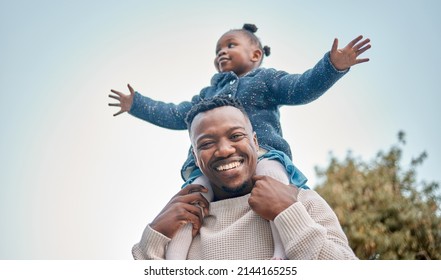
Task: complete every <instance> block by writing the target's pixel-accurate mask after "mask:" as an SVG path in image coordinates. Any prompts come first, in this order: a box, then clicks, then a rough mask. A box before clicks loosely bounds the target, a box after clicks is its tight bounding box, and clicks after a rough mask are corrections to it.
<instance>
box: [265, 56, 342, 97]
mask: <svg viewBox="0 0 441 280" xmlns="http://www.w3.org/2000/svg"><path fill="white" fill-rule="evenodd" d="M348 71H349V69H347V70H344V71H339V70H337V69H336V68H335V67H334V66H333V65H332V63H331V60H330V55H329V52H328V53H326V54H325V56H324V57H323V58H322V59H321V60H320V61H319V62H317V64H316V65H315V66H314V67H313V68H311V69H309V70H307V71H305V72H304V73H303V74H288V73H286V72H284V71H277V72H276V73H275V74H274V75H273V76H269V77H268V78H269V80H267V84H268V85H269V88H270V94H271V95H272V96H270V97H269V98H272V99H274V101H275V103H277V105H302V104H307V103H310V102H312V101H314V100H316V99H317V98H319V97H320V96H322V95H323V94H324V93H325V92H326V91H327V90H328V89H329V88H330V87H331V86H332V85H334V84H335V83H336V82H337V81H338V80H339V79H340V78H341V77H343V76H344V75H345V74H346V73H347V72H348Z"/></svg>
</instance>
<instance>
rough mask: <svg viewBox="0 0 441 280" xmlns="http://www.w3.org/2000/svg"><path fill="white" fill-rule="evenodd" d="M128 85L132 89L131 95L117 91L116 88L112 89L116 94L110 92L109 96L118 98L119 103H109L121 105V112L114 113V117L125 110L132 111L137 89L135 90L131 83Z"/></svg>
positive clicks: (110, 104)
mask: <svg viewBox="0 0 441 280" xmlns="http://www.w3.org/2000/svg"><path fill="white" fill-rule="evenodd" d="M127 87H128V88H129V91H130V94H129V95H125V94H124V93H122V92H119V91H116V90H114V89H111V90H110V91H111V92H113V93H114V94H116V95H112V94H109V97H110V98H113V99H116V100H118V101H119V103H109V106H116V107H121V109H120V110H119V112H117V113H115V114H113V116H114V117H115V116H118V115H119V114H122V113H124V112H128V111H130V108H131V107H132V103H133V97H134V96H135V91H134V90H133V88H132V87H131V86H130V85H129V84H127Z"/></svg>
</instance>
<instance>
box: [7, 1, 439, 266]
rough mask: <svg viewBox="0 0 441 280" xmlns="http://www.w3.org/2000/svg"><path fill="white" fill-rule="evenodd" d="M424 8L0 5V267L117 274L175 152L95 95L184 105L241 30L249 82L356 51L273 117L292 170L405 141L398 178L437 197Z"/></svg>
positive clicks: (167, 184) (179, 156)
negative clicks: (122, 94)
mask: <svg viewBox="0 0 441 280" xmlns="http://www.w3.org/2000/svg"><path fill="white" fill-rule="evenodd" d="M440 14H441V4H440V2H439V1H427V0H426V1H406V2H404V3H403V1H365V2H364V3H361V2H356V1H340V0H336V1H280V0H275V1H260V0H254V1H230V0H227V1H221V2H219V1H202V0H201V1H172V0H168V1H140V0H139V1H134V0H128V1H82V0H81V1H30V0H28V1H23V0H18V1H5V0H0V35H1V38H2V40H1V44H0V65H1V68H0V84H1V87H0V94H1V101H2V105H3V106H2V110H0V120H1V128H2V133H1V135H2V136H1V138H0V153H1V156H2V159H3V164H2V168H1V170H0V232H1V236H2V238H0V259H131V253H130V250H131V246H132V245H133V244H134V243H135V242H137V240H138V239H139V238H140V236H141V233H142V230H143V229H144V227H145V225H146V224H147V223H148V222H150V221H151V220H152V219H153V218H154V217H155V215H156V214H157V213H158V212H159V211H160V210H161V209H162V207H163V205H164V204H165V203H166V202H167V201H168V199H169V198H170V197H171V196H172V195H173V194H175V193H176V192H177V191H178V189H179V187H180V185H181V183H182V182H181V179H180V176H179V168H180V166H181V164H182V162H183V161H184V160H185V157H186V152H187V149H188V147H189V140H188V137H187V133H186V132H185V131H171V130H165V129H162V128H158V127H155V126H153V125H151V124H148V123H146V122H143V121H140V120H137V119H135V118H133V117H132V116H129V115H127V114H125V115H121V116H119V117H116V118H114V117H112V114H113V113H114V112H115V108H109V107H108V106H107V103H108V102H109V101H110V100H109V98H108V97H107V95H108V94H109V90H110V89H111V88H115V89H118V90H123V91H126V84H127V83H131V84H132V85H133V87H134V88H135V89H137V90H138V91H140V92H141V93H143V94H145V95H148V96H150V97H152V98H155V99H160V100H163V101H168V102H180V101H183V100H188V99H189V98H191V97H192V96H193V95H194V94H196V93H198V92H199V90H200V89H201V88H202V87H205V86H207V85H208V83H209V80H210V78H211V76H212V75H213V74H214V71H215V70H214V67H213V63H212V62H213V58H214V49H215V43H216V41H217V39H218V37H219V36H220V35H221V34H223V33H224V32H225V31H227V30H229V29H231V28H238V27H241V26H242V24H243V23H245V22H247V23H248V22H249V23H254V24H256V25H257V26H258V27H259V31H258V32H257V35H258V36H259V37H260V38H261V39H262V41H263V43H264V44H266V45H269V46H270V47H271V48H272V54H271V56H269V57H268V58H266V60H265V62H264V65H263V66H264V67H273V68H276V69H280V70H285V71H288V72H292V73H301V72H303V71H305V70H307V69H308V68H310V67H312V66H313V65H314V64H315V63H316V62H317V61H318V60H319V59H320V58H321V57H322V56H323V55H324V53H325V52H326V51H328V50H329V49H330V48H331V45H332V40H333V39H334V38H335V37H337V38H339V40H340V44H341V46H343V45H345V44H346V43H348V42H349V41H350V40H351V39H353V38H354V37H356V36H357V35H359V34H362V35H365V36H366V37H369V38H371V40H372V46H373V47H372V49H371V50H369V51H368V52H367V53H366V54H365V55H364V57H369V58H370V59H371V61H370V62H368V63H365V64H362V65H358V66H355V67H353V68H352V69H351V71H350V72H349V73H348V74H347V75H346V76H345V77H343V78H342V79H341V80H340V81H339V82H338V83H337V84H336V85H335V86H333V87H332V88H331V89H330V90H329V91H328V92H327V93H326V94H325V95H324V96H323V97H321V98H320V99H319V100H317V101H315V102H313V103H311V104H308V105H305V106H298V107H284V108H283V109H282V125H283V129H284V134H285V137H286V138H287V140H288V142H289V143H290V144H291V146H292V149H293V151H294V160H295V163H296V165H297V166H298V167H299V168H300V169H301V170H302V171H303V172H304V173H305V174H306V175H307V177H308V178H309V179H310V185H311V186H314V185H315V183H316V182H317V180H316V178H315V172H314V166H321V167H324V166H326V165H327V164H328V161H329V152H331V151H332V153H333V154H334V155H336V156H337V157H338V158H344V157H345V155H346V153H347V151H349V150H351V151H352V152H353V154H354V155H356V156H359V157H361V158H363V159H365V160H370V159H372V158H373V157H374V156H375V154H376V153H377V152H378V151H379V150H386V149H388V148H389V147H390V146H391V145H392V144H394V143H396V139H397V137H396V135H397V133H398V131H399V130H404V131H405V132H406V134H407V142H408V143H407V145H406V146H405V150H404V161H403V165H404V166H405V165H407V163H408V162H409V161H410V158H411V157H412V156H417V155H418V154H419V153H421V152H422V151H427V153H428V154H429V157H428V159H427V160H426V162H425V164H424V165H423V166H422V167H421V168H419V169H418V174H419V179H420V180H421V179H424V180H428V181H432V180H435V181H438V182H441V172H440V171H441V168H440V166H441V152H440V150H441V149H439V148H438V147H437V144H438V143H441V133H440V131H439V130H440V129H439V128H440V125H439V123H438V122H439V121H440V120H441V110H440V105H441V92H440V89H439V86H438V82H439V81H438V80H439V76H440V75H439V73H440V71H439V66H440V65H441V52H440V51H439V46H440V45H441V33H440V30H441V17H440V16H439V15H440Z"/></svg>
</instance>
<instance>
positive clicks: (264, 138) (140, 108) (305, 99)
mask: <svg viewBox="0 0 441 280" xmlns="http://www.w3.org/2000/svg"><path fill="white" fill-rule="evenodd" d="M348 71H349V69H348V70H345V71H338V70H337V69H335V67H334V66H333V65H332V63H331V61H330V56H329V52H328V53H326V54H325V56H324V57H323V58H322V59H321V60H320V61H319V62H318V63H317V64H316V65H315V66H314V67H313V68H311V69H309V70H307V71H305V72H304V73H303V74H289V73H287V72H285V71H279V70H275V69H272V68H270V69H267V68H256V69H254V70H253V71H251V72H249V73H248V74H246V75H245V76H242V77H238V76H237V75H236V74H235V73H234V72H222V73H217V74H215V75H214V76H213V78H212V79H211V85H210V86H208V87H206V88H203V89H202V90H201V92H200V93H199V94H198V95H195V96H193V98H192V99H191V101H184V102H181V103H179V104H173V103H165V102H162V101H156V100H153V99H151V98H149V97H146V96H142V95H141V94H140V93H138V92H136V93H135V96H134V99H133V104H132V107H131V108H130V112H129V113H130V114H131V115H133V116H135V117H138V118H140V119H143V120H145V121H147V122H150V123H152V124H154V125H157V126H161V127H164V128H169V129H177V130H183V129H187V125H186V123H185V117H186V115H187V113H188V111H189V110H190V108H191V107H192V106H193V105H194V104H196V103H197V102H199V101H200V100H201V99H204V98H210V97H213V96H215V95H221V94H222V95H230V96H233V97H235V98H238V99H239V100H240V101H241V102H242V104H243V106H244V108H245V110H246V111H247V113H248V116H249V118H250V120H251V123H252V125H253V129H254V131H255V132H256V134H257V139H258V140H259V145H261V146H262V147H264V148H265V149H267V150H273V149H275V150H279V151H282V152H284V153H285V154H286V155H288V157H289V158H290V159H292V153H291V149H290V146H289V144H288V142H287V141H286V140H285V139H284V138H283V133H282V128H281V125H280V112H279V108H280V106H282V105H302V104H307V103H309V102H312V101H314V100H315V99H317V98H319V97H320V96H321V95H323V94H324V93H325V92H326V91H327V90H328V89H329V88H330V87H331V86H332V85H333V84H334V83H335V82H337V81H338V80H339V79H340V78H341V77H342V76H343V75H344V74H346V73H347V72H348ZM194 166H195V162H194V158H193V155H192V153H191V152H190V151H189V153H188V158H187V160H186V162H185V163H184V165H183V167H182V170H181V175H182V177H183V179H184V181H186V179H188V175H189V173H186V172H185V171H186V170H187V169H188V168H190V169H193V168H194ZM184 174H186V175H184Z"/></svg>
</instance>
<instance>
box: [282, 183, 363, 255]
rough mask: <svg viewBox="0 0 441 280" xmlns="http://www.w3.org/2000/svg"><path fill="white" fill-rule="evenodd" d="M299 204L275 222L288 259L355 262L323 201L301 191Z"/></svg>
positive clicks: (334, 218)
mask: <svg viewBox="0 0 441 280" xmlns="http://www.w3.org/2000/svg"><path fill="white" fill-rule="evenodd" d="M298 200H299V201H298V202H296V203H294V204H293V205H292V206H291V207H289V208H288V209H286V210H285V211H283V212H282V213H280V214H279V215H278V216H277V217H276V219H275V220H274V223H275V225H276V227H277V229H278V231H279V233H280V237H281V239H282V243H283V245H284V247H285V251H286V254H287V256H288V258H290V259H291V258H292V257H293V256H296V258H299V259H304V260H315V259H331V260H342V259H357V256H356V255H355V254H354V252H353V251H352V249H351V248H350V247H349V243H348V239H347V237H346V235H345V233H344V232H343V229H342V228H341V225H340V222H339V221H338V218H337V216H336V215H335V213H334V212H333V211H332V209H331V207H330V206H329V205H328V204H327V203H326V201H325V200H324V199H323V198H322V197H320V196H319V195H318V194H317V193H316V192H315V191H313V190H300V191H299V196H298Z"/></svg>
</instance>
